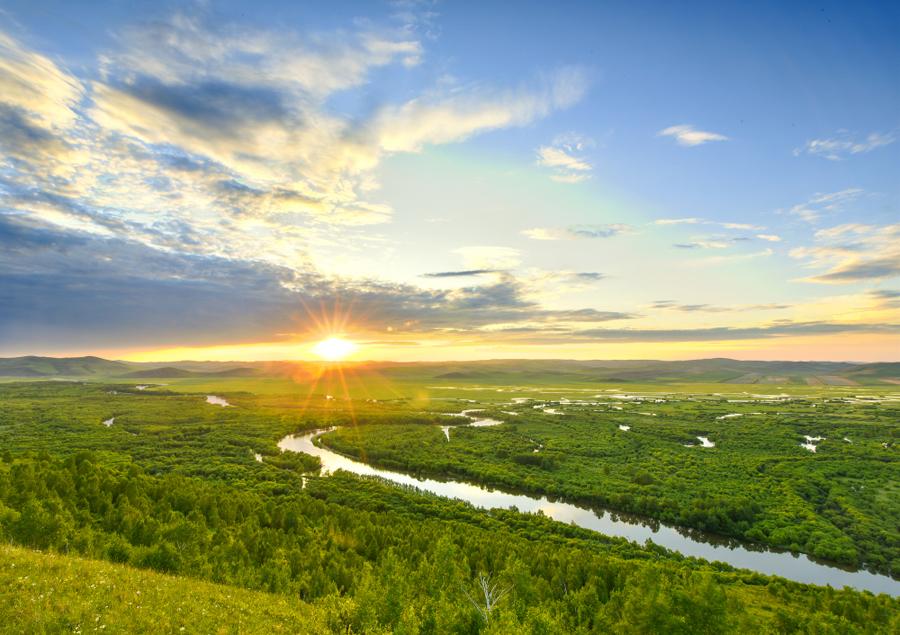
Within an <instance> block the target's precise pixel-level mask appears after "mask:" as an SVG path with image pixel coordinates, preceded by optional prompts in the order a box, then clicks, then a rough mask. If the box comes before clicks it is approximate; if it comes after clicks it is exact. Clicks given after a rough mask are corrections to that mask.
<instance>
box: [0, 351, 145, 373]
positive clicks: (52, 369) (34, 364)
mask: <svg viewBox="0 0 900 635" xmlns="http://www.w3.org/2000/svg"><path fill="white" fill-rule="evenodd" d="M132 369H133V368H132V366H130V365H129V364H127V363H125V362H113V361H109V360H107V359H102V358H100V357H37V356H34V355H28V356H26V357H7V358H2V359H0V376H6V377H60V376H63V377H90V376H98V377H99V376H112V375H119V374H122V373H125V372H128V371H130V370H132Z"/></svg>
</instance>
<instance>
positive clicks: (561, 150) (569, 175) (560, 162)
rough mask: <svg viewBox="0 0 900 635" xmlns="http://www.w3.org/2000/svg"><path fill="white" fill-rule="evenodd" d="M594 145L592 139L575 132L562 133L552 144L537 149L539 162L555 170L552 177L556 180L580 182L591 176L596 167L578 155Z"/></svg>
mask: <svg viewBox="0 0 900 635" xmlns="http://www.w3.org/2000/svg"><path fill="white" fill-rule="evenodd" d="M593 145H594V142H593V140H592V139H588V138H585V137H581V136H579V135H576V134H574V133H570V134H568V135H561V136H559V137H557V138H556V139H554V140H553V144H552V145H548V146H541V147H539V148H538V149H537V156H538V158H537V163H538V165H540V166H543V167H545V168H550V169H551V170H552V171H553V174H551V176H550V178H551V179H553V180H554V181H559V182H560V183H580V182H581V181H584V180H586V179H589V178H590V177H591V175H590V173H591V171H592V170H593V169H594V167H593V166H592V165H591V164H590V163H589V162H588V161H587V160H586V159H584V158H583V157H581V156H576V155H577V154H578V153H581V152H582V151H584V150H585V149H586V148H589V147H592V146H593Z"/></svg>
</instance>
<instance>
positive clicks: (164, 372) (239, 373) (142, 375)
mask: <svg viewBox="0 0 900 635" xmlns="http://www.w3.org/2000/svg"><path fill="white" fill-rule="evenodd" d="M258 374H259V371H257V370H256V369H254V368H229V369H228V370H219V371H209V372H204V371H196V370H185V369H184V368H178V367H176V366H163V367H162V368H148V369H147V370H136V371H134V372H132V373H128V374H126V375H122V377H128V378H131V379H158V378H162V377H168V378H173V377H253V376H254V375H258Z"/></svg>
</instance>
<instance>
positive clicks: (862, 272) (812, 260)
mask: <svg viewBox="0 0 900 635" xmlns="http://www.w3.org/2000/svg"><path fill="white" fill-rule="evenodd" d="M790 255H791V256H792V257H793V258H797V259H798V260H802V261H803V262H804V264H805V266H806V267H808V268H811V269H819V270H824V271H823V272H822V273H818V274H815V275H813V276H809V277H807V278H803V281H804V282H817V283H823V284H847V283H853V282H862V281H866V280H883V279H890V278H894V277H898V276H900V224H897V225H884V226H880V227H879V226H874V225H865V224H860V223H848V224H844V225H838V226H836V227H831V228H829V229H822V230H819V231H817V232H816V233H815V236H814V244H813V245H811V246H806V247H797V248H795V249H792V250H791V251H790Z"/></svg>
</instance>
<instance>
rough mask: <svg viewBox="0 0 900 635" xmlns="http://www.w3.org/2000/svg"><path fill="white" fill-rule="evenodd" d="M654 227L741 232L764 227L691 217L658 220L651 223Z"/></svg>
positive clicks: (759, 229)
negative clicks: (713, 227) (710, 228)
mask: <svg viewBox="0 0 900 635" xmlns="http://www.w3.org/2000/svg"><path fill="white" fill-rule="evenodd" d="M653 224H654V225H662V226H666V225H715V226H717V227H723V228H725V229H736V230H742V231H762V230H764V229H765V227H761V226H760V225H752V224H750V223H734V222H728V223H725V222H720V221H714V220H706V219H705V218H697V217H695V216H691V217H688V218H658V219H656V220H655V221H653Z"/></svg>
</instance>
